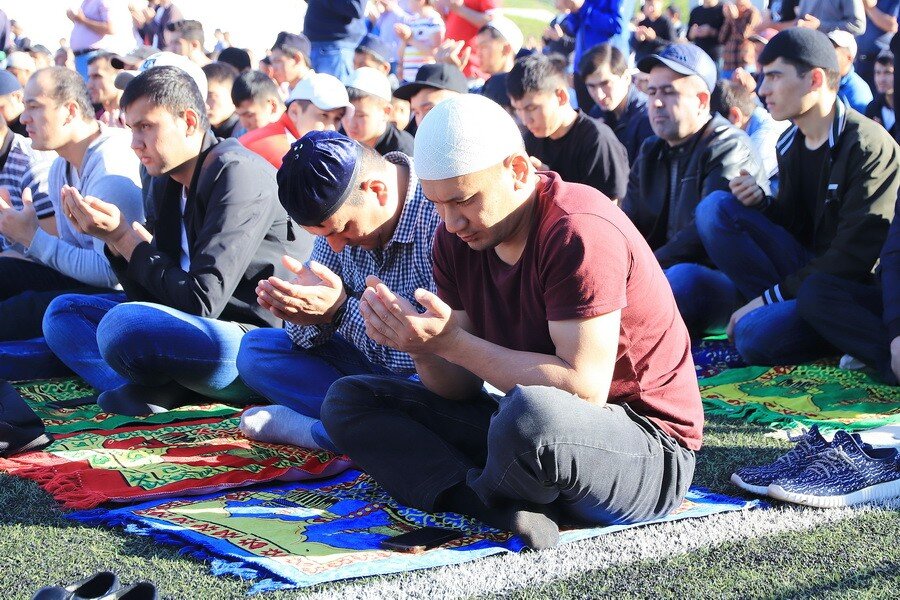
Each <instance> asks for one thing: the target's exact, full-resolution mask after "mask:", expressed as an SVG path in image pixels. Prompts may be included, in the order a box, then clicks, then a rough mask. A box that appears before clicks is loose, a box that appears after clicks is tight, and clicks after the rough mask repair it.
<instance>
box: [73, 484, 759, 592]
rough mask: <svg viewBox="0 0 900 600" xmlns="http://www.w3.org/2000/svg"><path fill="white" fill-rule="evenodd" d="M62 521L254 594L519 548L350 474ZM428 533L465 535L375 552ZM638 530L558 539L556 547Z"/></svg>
mask: <svg viewBox="0 0 900 600" xmlns="http://www.w3.org/2000/svg"><path fill="white" fill-rule="evenodd" d="M760 505H761V503H760V502H759V501H757V500H749V501H748V500H743V499H739V498H732V497H728V496H723V495H719V494H713V493H711V492H706V491H703V490H699V489H694V488H692V489H691V490H690V491H689V492H688V496H687V499H686V500H685V502H684V504H683V505H682V506H681V507H680V508H679V509H678V510H676V511H674V512H673V513H672V514H670V515H669V516H667V517H665V518H663V519H659V520H657V521H652V522H651V523H656V522H662V521H674V520H679V519H688V518H695V517H702V516H707V515H711V514H715V513H720V512H727V511H735V510H743V509H747V508H752V507H754V506H760ZM69 516H70V517H71V518H73V519H76V520H78V521H80V522H83V523H89V524H105V525H109V526H123V527H126V529H127V531H129V532H131V533H136V534H139V535H148V536H152V537H153V538H154V539H156V540H158V541H161V542H165V543H170V544H175V545H178V546H181V547H182V551H183V552H185V553H189V554H191V555H193V556H195V557H197V558H201V559H203V560H208V561H210V562H211V563H212V569H213V573H214V574H216V575H237V576H240V577H243V578H248V579H257V580H258V581H257V583H256V585H255V586H254V587H253V589H252V590H251V592H260V591H266V590H274V589H282V588H292V587H302V586H309V585H314V584H317V583H323V582H327V581H336V580H340V579H349V578H353V577H365V576H371V575H382V574H386V573H396V572H400V571H412V570H416V569H424V568H430V567H437V566H443V565H451V564H457V563H462V562H467V561H471V560H475V559H477V558H481V557H483V556H488V555H491V554H498V553H501V552H518V551H520V550H521V549H522V543H521V541H520V540H519V539H518V538H517V537H514V536H512V535H511V534H509V533H506V532H501V531H498V530H496V529H492V528H490V527H488V526H486V525H483V524H481V523H479V522H478V521H475V520H474V519H471V518H469V517H464V516H462V515H458V514H454V513H438V514H428V513H424V512H422V511H419V510H415V509H412V508H408V507H405V506H402V505H400V504H397V502H396V501H394V499H393V498H391V497H390V496H388V494H387V493H386V492H385V491H384V490H383V489H382V488H381V487H380V486H378V484H376V483H375V482H374V481H373V480H372V479H371V478H370V477H369V476H368V475H366V474H364V473H361V472H359V471H356V470H349V471H346V472H344V473H342V474H340V475H338V476H336V477H333V478H331V479H329V480H327V481H315V482H303V483H291V484H287V485H279V486H263V487H261V486H258V487H256V488H251V489H247V490H235V491H230V492H226V493H218V494H212V495H208V496H202V497H194V498H173V499H169V500H158V501H152V502H147V503H144V504H140V505H137V506H129V507H125V508H119V509H115V510H111V511H107V510H93V511H85V512H81V513H72V514H71V515H69ZM646 524H647V523H641V524H640V525H646ZM425 526H437V527H444V528H450V529H458V530H462V531H464V532H465V536H464V537H462V538H459V539H457V540H454V541H452V542H449V543H447V544H445V545H443V546H441V547H439V548H435V549H433V550H428V551H426V552H423V553H420V554H410V553H401V552H393V551H389V550H384V549H381V547H380V546H381V542H382V541H383V540H385V539H387V538H391V537H394V536H397V535H400V534H402V533H405V532H408V531H411V530H414V529H416V528H420V527H425ZM635 526H636V525H617V526H610V527H597V528H593V529H577V530H569V531H564V532H563V533H562V536H561V543H568V542H573V541H577V540H582V539H586V538H591V537H596V536H599V535H604V534H606V533H612V532H614V531H619V530H622V529H627V528H629V527H635Z"/></svg>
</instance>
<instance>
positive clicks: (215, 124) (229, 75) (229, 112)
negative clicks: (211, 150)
mask: <svg viewBox="0 0 900 600" xmlns="http://www.w3.org/2000/svg"><path fill="white" fill-rule="evenodd" d="M203 73H204V75H206V85H207V91H206V106H207V108H208V109H209V110H207V112H206V114H207V117H208V118H209V123H210V127H211V128H212V130H213V133H214V134H215V136H216V137H221V138H229V137H238V135H235V134H234V131H235V129H238V128H239V127H240V118H239V117H238V116H237V113H236V112H234V102H232V101H231V87H232V86H233V85H234V80H235V79H237V77H238V75H239V74H240V73H238V70H237V69H235V68H234V67H232V66H231V65H229V64H226V63H223V62H211V63H209V64H208V65H206V66H204V67H203ZM239 134H240V132H239Z"/></svg>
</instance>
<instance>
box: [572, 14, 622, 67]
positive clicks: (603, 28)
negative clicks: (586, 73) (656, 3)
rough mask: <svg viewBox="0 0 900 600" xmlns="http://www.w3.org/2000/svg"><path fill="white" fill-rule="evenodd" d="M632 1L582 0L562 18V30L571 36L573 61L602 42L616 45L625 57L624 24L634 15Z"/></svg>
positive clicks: (574, 62) (576, 60)
mask: <svg viewBox="0 0 900 600" xmlns="http://www.w3.org/2000/svg"><path fill="white" fill-rule="evenodd" d="M634 3H635V0H584V5H582V7H581V9H580V10H578V12H573V13H570V14H569V16H568V17H566V19H565V20H564V21H563V29H565V30H566V31H571V32H572V34H573V35H574V36H575V55H574V57H573V64H576V65H577V64H578V61H579V60H581V56H582V55H583V54H584V53H585V52H587V51H588V50H590V49H591V48H593V47H594V46H596V45H597V44H602V43H603V42H610V43H612V44H614V45H615V46H617V47H618V48H619V49H620V50H621V51H622V52H624V53H625V55H626V56H627V55H628V54H629V53H630V50H629V47H628V40H629V37H630V34H629V31H628V23H629V21H631V17H632V16H633V15H634Z"/></svg>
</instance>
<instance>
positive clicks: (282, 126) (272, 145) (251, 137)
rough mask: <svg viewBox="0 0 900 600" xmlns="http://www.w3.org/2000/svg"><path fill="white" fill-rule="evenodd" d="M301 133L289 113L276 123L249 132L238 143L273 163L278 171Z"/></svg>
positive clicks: (285, 113)
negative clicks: (282, 160)
mask: <svg viewBox="0 0 900 600" xmlns="http://www.w3.org/2000/svg"><path fill="white" fill-rule="evenodd" d="M299 137H300V133H299V132H298V131H297V127H296V126H295V125H294V122H293V121H291V118H290V117H289V116H288V114H287V111H284V114H283V115H281V118H280V119H278V120H277V121H275V122H274V123H269V124H268V125H265V126H263V127H260V128H259V129H254V130H253V131H248V132H247V133H245V134H244V135H242V136H241V137H239V138H238V141H239V142H240V143H241V144H243V145H244V147H245V148H247V149H248V150H252V151H253V152H256V153H257V154H259V155H260V156H262V157H263V158H264V159H266V160H267V161H269V162H270V163H272V166H273V167H275V168H276V169H280V168H281V159H282V158H284V155H285V154H287V152H288V150H290V149H291V144H293V143H294V141H295V140H297V138H299Z"/></svg>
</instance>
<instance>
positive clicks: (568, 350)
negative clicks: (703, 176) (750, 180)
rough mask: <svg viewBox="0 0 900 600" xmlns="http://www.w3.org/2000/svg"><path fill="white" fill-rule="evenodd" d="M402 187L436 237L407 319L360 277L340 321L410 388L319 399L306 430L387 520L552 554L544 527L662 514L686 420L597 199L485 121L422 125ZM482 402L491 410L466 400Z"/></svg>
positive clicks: (689, 401) (674, 483)
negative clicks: (353, 475) (406, 518)
mask: <svg viewBox="0 0 900 600" xmlns="http://www.w3.org/2000/svg"><path fill="white" fill-rule="evenodd" d="M414 168H415V170H416V173H417V175H418V176H419V178H420V182H421V185H422V189H423V191H424V192H425V196H426V197H427V198H428V199H429V200H431V201H432V202H433V203H434V204H435V207H436V208H437V211H438V214H439V215H440V217H441V220H442V221H443V224H442V225H441V226H439V227H438V230H437V233H436V234H435V245H434V276H435V283H436V285H437V290H438V294H437V295H434V294H432V293H430V292H428V291H427V290H424V289H420V290H417V291H416V295H415V299H416V301H417V302H418V303H419V304H420V305H422V306H423V307H424V308H425V312H422V313H420V312H419V311H417V310H416V309H415V308H414V307H413V306H412V305H411V304H410V302H408V301H407V300H405V299H404V298H402V297H400V296H399V295H397V294H395V293H394V292H393V291H392V290H390V289H389V288H388V287H387V286H386V285H384V283H382V282H381V281H379V280H378V279H376V278H374V277H371V278H369V280H368V284H369V285H368V287H367V289H366V291H365V292H364V293H363V296H362V302H361V305H360V311H361V313H362V314H363V317H364V318H365V320H366V331H367V333H368V335H369V336H370V337H372V339H373V340H375V341H376V342H378V343H380V344H383V345H386V346H390V347H392V348H395V349H398V350H402V351H404V352H408V353H409V354H410V356H412V358H413V360H414V361H415V364H416V369H417V372H418V374H419V376H420V377H421V380H422V382H421V383H417V382H411V381H403V380H399V379H397V378H385V377H379V376H374V375H360V376H353V377H346V378H344V379H340V380H338V381H337V382H335V384H334V385H332V386H331V388H330V389H329V391H328V394H327V396H326V399H325V403H324V405H323V407H322V421H323V423H324V425H325V428H326V430H327V432H328V433H329V435H330V436H331V438H332V440H333V441H334V442H335V444H336V445H337V446H338V447H339V448H341V450H343V451H344V452H346V453H347V454H349V455H350V456H351V458H353V460H354V461H356V463H357V464H359V466H360V467H361V468H363V469H365V470H366V471H367V472H369V473H370V474H372V476H373V477H375V479H376V480H377V481H378V482H379V483H381V484H382V485H383V486H384V487H385V488H386V489H387V490H388V491H389V492H390V493H391V494H393V495H394V496H395V497H397V498H398V499H399V500H400V501H402V502H405V503H407V504H410V505H412V506H415V507H417V508H420V509H423V510H427V511H454V512H460V513H463V514H467V515H471V516H474V517H476V518H479V519H481V520H482V521H484V522H486V523H489V524H491V525H494V526H496V527H501V528H504V529H508V530H510V531H513V532H515V533H517V534H519V535H521V536H522V537H523V538H524V540H525V543H526V544H527V545H529V546H530V547H532V548H544V547H548V546H552V545H554V544H555V543H556V542H557V539H558V535H559V531H558V526H557V522H558V521H559V520H560V519H562V520H564V521H572V520H574V521H578V522H586V523H631V522H635V521H641V520H645V519H651V518H655V517H659V516H662V515H665V514H667V513H668V512H670V511H671V510H673V509H674V508H676V507H677V506H679V504H680V503H681V501H682V498H683V497H684V494H685V493H686V492H687V489H688V486H689V485H690V482H691V479H692V477H693V473H694V464H695V458H694V451H695V450H697V449H698V448H699V447H700V444H701V440H702V426H703V410H702V407H701V404H700V394H699V391H698V387H697V379H696V376H695V374H694V367H693V361H692V359H691V354H690V342H689V339H688V333H687V329H686V328H685V325H684V322H683V321H682V320H681V317H680V316H679V314H678V308H677V307H676V305H675V300H674V298H673V296H672V292H671V289H670V288H669V285H668V284H667V282H666V278H665V275H664V274H663V272H662V269H661V268H660V266H659V264H658V262H657V261H656V259H655V258H654V256H653V252H652V251H651V250H650V248H649V247H648V246H647V243H646V242H645V241H644V239H643V238H642V237H641V235H640V233H639V232H638V231H637V230H636V229H635V227H634V226H633V225H632V224H631V222H630V221H629V220H628V218H627V217H626V216H625V214H624V213H623V212H622V211H621V210H619V209H618V208H617V207H616V206H615V205H613V204H612V203H610V202H603V201H601V200H602V198H603V196H602V195H601V194H600V192H598V191H596V190H595V189H593V188H590V187H588V186H584V185H579V184H570V183H566V182H564V181H562V180H561V179H560V178H559V176H558V175H556V174H555V173H552V172H551V173H546V174H545V173H542V174H540V175H539V174H536V173H535V171H534V170H533V168H532V166H531V162H530V160H529V158H528V154H527V153H526V152H525V148H524V144H523V142H522V137H521V134H520V133H519V130H518V128H517V127H516V125H515V123H514V122H513V120H512V119H511V118H510V117H509V115H508V114H507V113H506V112H505V111H504V110H503V109H502V108H500V106H499V105H497V104H495V103H493V102H491V101H490V100H487V99H486V98H483V97H481V96H474V95H472V96H460V97H456V98H451V99H449V100H446V101H444V102H442V103H440V104H439V105H437V106H436V107H435V108H434V109H432V111H431V112H430V113H429V114H428V115H427V117H425V119H423V121H422V124H421V126H420V128H419V131H418V134H417V136H416V142H415V161H414ZM485 382H488V383H490V384H491V385H493V386H494V387H496V388H499V389H500V390H502V392H503V394H504V395H502V396H500V397H495V396H492V395H489V394H488V393H486V392H485V391H483V384H484V383H485Z"/></svg>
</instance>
